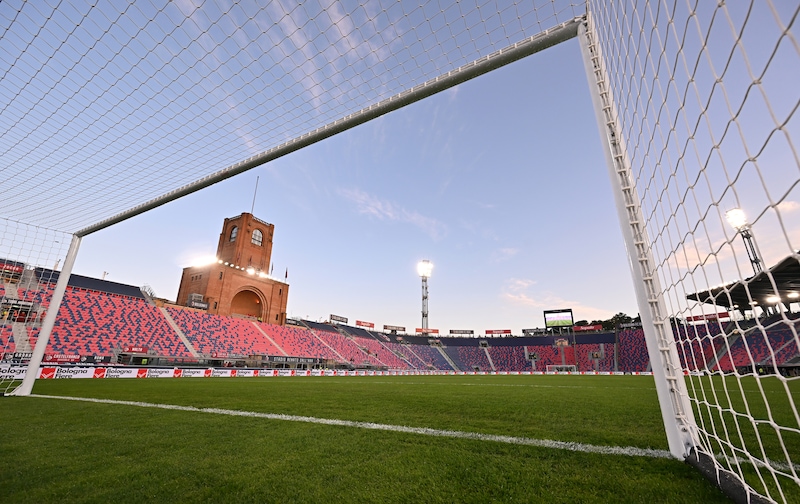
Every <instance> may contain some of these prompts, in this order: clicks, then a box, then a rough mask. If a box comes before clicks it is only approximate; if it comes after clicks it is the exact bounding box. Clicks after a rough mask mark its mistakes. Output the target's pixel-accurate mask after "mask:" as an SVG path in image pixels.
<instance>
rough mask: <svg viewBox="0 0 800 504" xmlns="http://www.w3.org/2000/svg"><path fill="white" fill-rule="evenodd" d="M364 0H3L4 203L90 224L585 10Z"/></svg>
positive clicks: (435, 87) (450, 78)
mask: <svg viewBox="0 0 800 504" xmlns="http://www.w3.org/2000/svg"><path fill="white" fill-rule="evenodd" d="M359 3H360V5H359V4H353V3H339V2H326V1H324V0H320V1H310V2H293V1H292V2H287V1H285V0H273V1H267V2H225V1H221V0H220V1H208V2H200V3H197V2H164V1H159V0H142V1H137V2H121V3H118V2H100V3H98V2H91V1H88V0H85V1H80V0H79V1H75V2H68V3H66V4H62V3H59V2H47V1H41V2H38V1H37V2H22V3H19V2H17V3H15V2H2V3H0V37H2V41H3V50H2V51H0V173H2V174H3V189H4V193H3V197H2V198H0V216H2V217H3V218H6V219H9V220H12V221H18V222H24V223H27V224H31V225H36V226H42V227H45V228H49V229H55V230H59V231H66V232H74V233H77V234H79V235H83V234H88V233H89V232H92V231H95V230H97V229H98V227H97V225H98V224H99V223H103V227H104V226H106V225H110V224H113V223H114V222H117V221H118V220H122V219H114V217H115V216H118V215H120V214H124V215H126V217H127V216H131V215H129V213H130V212H131V211H133V210H135V211H136V212H137V213H140V212H142V211H146V210H148V209H150V208H153V207H155V206H158V204H163V203H166V202H168V201H170V200H171V199H175V198H177V197H180V196H183V195H185V194H188V193H190V192H193V191H194V190H198V189H200V188H202V187H206V186H208V185H211V184H213V183H216V182H218V181H220V180H223V179H224V178H228V177H230V176H233V175H235V174H238V173H241V172H243V171H245V170H248V169H250V168H253V167H255V166H258V165H260V164H263V163H264V162H267V161H269V160H271V159H274V158H275V157H278V156H279V155H284V154H287V153H289V152H292V151H293V150H296V149H298V148H300V147H304V146H305V145H308V144H310V143H313V142H314V141H319V140H321V139H323V138H327V137H329V136H331V135H333V134H335V133H338V132H340V131H343V130H344V129H347V128H349V127H352V126H354V125H357V124H360V123H361V122H365V121H366V120H369V119H371V118H374V117H377V116H378V115H382V114H385V113H387V112H389V111H391V110H394V109H396V108H399V106H402V105H404V104H408V103H410V101H408V98H409V97H410V96H412V95H413V96H415V98H414V100H411V101H416V99H420V98H422V97H424V96H429V95H430V94H433V93H435V92H439V91H442V90H443V89H447V87H451V86H453V85H456V84H458V83H459V82H463V81H464V80H467V79H469V78H472V77H475V76H476V75H479V74H480V73H485V72H486V71H489V70H491V69H493V68H497V66H501V65H502V64H506V63H510V62H511V61H513V59H508V58H505V59H504V57H505V55H508V54H510V53H512V52H513V53H514V54H515V57H516V59H518V58H519V57H523V56H526V55H527V54H531V53H532V52H535V50H532V51H529V52H527V54H526V53H525V50H524V49H525V48H526V47H529V46H531V42H534V44H538V47H539V48H538V49H536V50H540V49H543V48H544V47H546V46H547V44H550V45H553V44H555V43H558V42H560V41H562V40H566V39H567V38H571V37H572V36H575V34H576V33H577V23H578V19H579V17H580V16H582V15H583V14H584V13H585V5H584V3H583V2H577V3H573V2H571V1H569V0H537V1H530V0H512V1H508V2H501V3H497V2H494V1H489V0H475V1H472V2H455V1H453V2H444V3H443V2H422V3H420V2H397V1H395V0H375V1H367V2H359ZM565 26H566V27H567V28H569V29H567V30H563V28H564V27H565ZM559 30H560V32H559ZM555 32H559V33H562V32H563V33H562V35H563V36H557V37H555V38H553V37H551V35H553V33H555ZM541 39H547V43H545V44H541V43H540V42H537V40H539V41H540V40H541ZM520 48H522V49H523V50H522V51H519V49H520ZM494 62H497V63H494ZM476 68H481V69H482V72H480V73H478V72H474V71H473V70H475V69H476ZM359 121H360V122H359ZM155 203H157V204H155Z"/></svg>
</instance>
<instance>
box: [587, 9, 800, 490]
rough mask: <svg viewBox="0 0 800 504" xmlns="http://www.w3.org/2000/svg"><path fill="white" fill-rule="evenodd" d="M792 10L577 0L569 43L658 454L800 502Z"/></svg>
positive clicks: (729, 485)
mask: <svg viewBox="0 0 800 504" xmlns="http://www.w3.org/2000/svg"><path fill="white" fill-rule="evenodd" d="M798 12H800V6H798V4H797V3H796V2H794V3H786V2H774V1H769V0H766V1H754V2H713V3H712V2H696V3H689V2H674V3H668V2H655V1H652V2H613V3H612V2H589V12H588V23H587V26H586V28H585V29H582V30H581V34H579V39H580V42H581V44H582V51H583V55H584V60H585V64H586V68H587V74H588V75H589V82H590V88H591V90H592V97H593V102H594V106H595V110H596V115H597V118H598V126H599V129H600V133H601V137H602V140H603V145H604V148H605V151H606V164H607V166H608V169H609V176H610V179H611V181H612V186H613V190H614V196H615V201H616V205H617V210H618V215H619V221H620V225H621V228H622V232H623V237H624V239H625V242H626V247H627V251H628V255H629V257H630V262H631V267H632V276H633V278H634V284H635V285H634V286H635V290H636V295H637V299H638V304H639V309H640V312H641V316H642V322H643V328H644V332H645V338H646V340H647V346H648V353H649V355H650V364H651V366H652V370H653V374H654V377H655V381H656V388H657V391H658V394H659V401H660V404H661V408H662V416H663V418H664V423H665V426H666V430H667V436H668V438H669V440H670V449H671V450H672V452H673V454H676V455H680V454H681V453H684V454H685V456H687V457H688V461H690V462H691V463H693V464H695V465H697V466H698V467H699V468H700V469H701V470H702V471H703V472H705V473H706V474H707V475H709V476H710V477H711V478H712V479H714V480H715V481H717V482H718V483H719V484H720V485H721V486H722V487H723V489H727V490H728V491H730V492H732V493H738V494H739V498H740V499H745V498H747V496H749V497H750V498H753V497H755V494H760V495H761V496H764V497H766V498H768V499H769V500H773V501H778V502H790V501H796V500H798V498H800V495H799V494H798V485H800V478H798V473H799V472H800V416H798V408H797V398H798V397H800V382H798V380H800V372H798V371H800V368H799V367H798V364H799V363H800V339H798V327H800V315H798V309H799V308H800V305H798V303H797V301H798V294H800V290H799V289H798V288H799V287H800V262H799V261H798V260H800V255H798V249H799V248H800V184H799V183H800V158H798V147H800V145H798V144H797V138H798V134H800V121H799V120H798V117H797V109H798V105H800V87H798V86H795V85H793V84H791V85H790V84H789V83H790V82H796V80H797V78H798V77H800V47H799V46H798V40H797V25H796V21H797V16H798Z"/></svg>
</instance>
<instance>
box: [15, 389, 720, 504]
mask: <svg viewBox="0 0 800 504" xmlns="http://www.w3.org/2000/svg"><path fill="white" fill-rule="evenodd" d="M34 394H43V395H45V394H46V395H59V396H73V397H90V398H102V399H114V400H122V401H140V402H146V403H157V404H169V405H182V406H192V407H196V408H218V409H225V410H237V411H247V412H259V413H273V414H286V415H301V416H305V417H314V418H321V419H338V420H348V421H355V422H375V423H379V424H387V425H393V426H411V427H424V428H430V429H441V430H452V431H459V432H468V433H477V434H483V435H500V436H512V437H517V438H519V437H522V438H531V439H539V440H541V439H547V440H555V441H567V442H577V443H584V444H588V445H598V446H622V447H635V448H649V449H659V450H666V449H667V445H666V438H665V435H664V430H663V426H662V423H661V416H660V412H659V408H658V401H657V398H656V392H655V387H654V384H653V380H652V378H650V377H640V376H406V377H399V376H398V377H389V376H385V377H379V376H376V377H330V378H219V379H215V378H184V379H106V380H91V379H89V380H52V381H50V380H40V381H39V382H37V384H36V386H35V388H34ZM0 408H2V412H3V414H2V415H0V426H2V427H1V428H2V432H3V441H2V443H0V502H5V503H8V502H126V503H127V502H142V501H145V500H148V501H157V502H176V501H182V502H197V501H202V502H381V503H383V502H397V503H407V502H426V503H427V502H430V503H435V502H448V503H451V502H481V503H483V502H565V503H567V502H569V503H576V502H642V503H653V502H687V503H690V502H691V503H693V502H727V500H726V499H725V497H724V496H723V495H722V493H721V492H720V491H718V490H717V489H716V488H715V487H714V486H712V485H711V484H710V483H708V482H707V481H706V480H704V479H703V478H702V476H701V475H700V474H699V473H698V472H697V471H696V470H694V469H693V468H691V467H689V466H688V465H686V464H684V463H682V462H680V461H677V460H673V459H667V458H653V457H648V456H629V455H605V454H597V453H583V452H574V451H568V450H563V449H555V448H545V447H539V446H527V445H516V444H508V443H503V442H498V441H493V440H484V439H463V438H452V437H439V436H429V435H423V434H419V433H409V432H395V431H385V430H370V429H364V428H358V427H354V426H338V425H324V424H315V423H306V422H297V421H287V420H275V419H268V418H259V417H244V416H230V415H225V414H215V413H210V412H205V411H202V412H201V411H186V410H167V409H155V408H145V407H138V406H132V405H125V404H101V403H89V402H77V401H66V400H59V399H50V398H42V397H22V398H17V397H5V398H0Z"/></svg>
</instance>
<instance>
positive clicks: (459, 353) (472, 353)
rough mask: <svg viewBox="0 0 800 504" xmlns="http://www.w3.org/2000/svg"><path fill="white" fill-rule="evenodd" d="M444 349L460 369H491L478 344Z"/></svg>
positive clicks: (484, 353)
mask: <svg viewBox="0 0 800 504" xmlns="http://www.w3.org/2000/svg"><path fill="white" fill-rule="evenodd" d="M444 351H445V352H447V355H449V356H450V358H451V359H452V360H453V362H455V363H456V365H457V366H458V367H459V368H460V370H461V371H492V365H491V364H490V363H489V359H488V358H487V357H486V352H485V351H484V349H483V348H481V347H478V346H463V345H459V346H453V347H445V348H444Z"/></svg>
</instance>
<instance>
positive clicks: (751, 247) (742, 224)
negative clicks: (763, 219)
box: [725, 208, 764, 275]
mask: <svg viewBox="0 0 800 504" xmlns="http://www.w3.org/2000/svg"><path fill="white" fill-rule="evenodd" d="M725 219H726V220H727V221H728V224H730V225H731V226H732V227H733V228H734V229H735V230H736V231H738V232H739V234H740V235H742V240H744V248H745V249H746V250H747V257H749V258H750V264H752V265H753V273H755V274H756V275H758V274H759V273H761V272H762V271H764V270H763V268H762V267H761V258H760V257H759V255H758V250H757V249H756V246H755V239H754V238H753V233H752V232H751V231H750V224H749V223H748V222H747V216H746V215H745V214H744V210H742V209H741V208H733V209H731V210H728V211H727V212H725Z"/></svg>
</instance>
